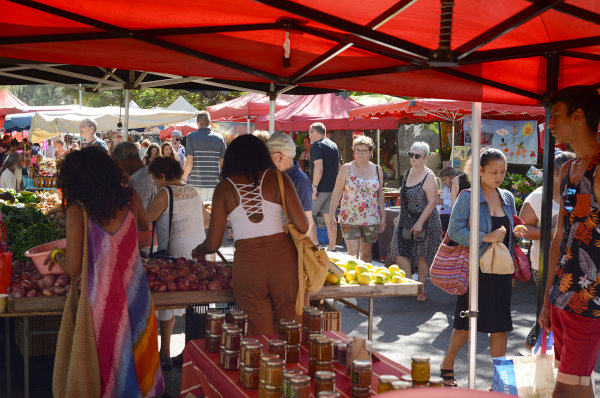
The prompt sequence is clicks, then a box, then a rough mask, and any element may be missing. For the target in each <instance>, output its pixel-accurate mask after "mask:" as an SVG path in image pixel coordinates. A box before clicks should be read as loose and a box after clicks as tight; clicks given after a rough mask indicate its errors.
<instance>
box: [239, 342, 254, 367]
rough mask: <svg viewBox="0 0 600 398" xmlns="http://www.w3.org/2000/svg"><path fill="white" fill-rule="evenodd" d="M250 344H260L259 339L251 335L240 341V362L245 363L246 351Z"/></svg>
mask: <svg viewBox="0 0 600 398" xmlns="http://www.w3.org/2000/svg"><path fill="white" fill-rule="evenodd" d="M248 344H259V342H258V339H255V338H251V337H244V338H242V340H241V342H240V363H242V364H243V363H244V352H245V351H246V347H247V346H248Z"/></svg>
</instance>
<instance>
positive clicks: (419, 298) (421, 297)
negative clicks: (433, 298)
mask: <svg viewBox="0 0 600 398" xmlns="http://www.w3.org/2000/svg"><path fill="white" fill-rule="evenodd" d="M417 301H427V294H426V293H419V294H417Z"/></svg>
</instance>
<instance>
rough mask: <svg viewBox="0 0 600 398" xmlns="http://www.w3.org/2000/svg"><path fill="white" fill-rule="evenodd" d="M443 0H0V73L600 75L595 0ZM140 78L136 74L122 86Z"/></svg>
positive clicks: (524, 83)
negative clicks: (446, 2)
mask: <svg viewBox="0 0 600 398" xmlns="http://www.w3.org/2000/svg"><path fill="white" fill-rule="evenodd" d="M452 4H453V6H452ZM452 4H451V5H450V6H449V7H447V8H446V9H445V10H444V12H441V10H440V0H416V1H408V0H406V1H399V0H378V1H377V2H369V1H354V0H330V1H322V0H303V1H302V2H301V3H300V2H292V1H289V0H228V1H216V0H207V1H204V2H202V4H201V6H199V4H198V2H197V1H193V0H182V1H178V2H173V1H166V0H137V1H134V2H130V1H122V0H97V1H70V0H38V1H33V0H28V1H19V2H16V1H9V0H0V9H1V10H2V13H1V14H0V58H3V59H0V62H2V63H3V64H4V65H5V66H10V68H8V69H7V68H3V70H2V71H0V72H1V73H0V83H1V84H16V83H3V82H9V81H15V80H18V81H22V79H25V78H34V79H38V80H33V81H34V82H35V83H40V82H42V81H46V80H49V77H50V76H51V75H53V76H55V77H56V75H58V76H60V78H61V79H63V81H64V79H67V78H68V79H71V80H69V81H71V82H72V81H80V82H86V83H90V82H91V83H93V84H95V83H98V82H99V81H100V80H101V78H98V77H94V78H93V79H88V80H86V78H85V77H81V76H80V75H79V74H73V73H71V74H68V73H67V74H65V73H63V72H61V71H60V69H61V67H60V66H56V65H53V66H45V69H40V68H39V65H34V66H38V67H37V69H33V70H32V71H29V72H28V73H26V72H23V71H22V70H23V68H26V67H27V65H25V66H22V65H21V62H19V60H20V59H21V60H29V61H37V62H43V63H47V64H75V65H84V66H90V67H92V68H91V69H94V70H96V72H97V71H98V70H97V69H96V67H103V68H111V69H112V68H117V69H131V70H139V71H150V72H157V73H163V74H167V75H168V76H170V77H172V76H175V77H176V79H183V80H182V81H190V80H185V79H196V80H202V79H204V80H202V81H204V82H207V83H208V84H216V85H221V87H248V86H249V85H251V84H256V83H260V84H262V85H263V87H266V89H265V91H272V92H278V91H283V90H285V89H287V88H291V87H295V86H304V87H313V88H329V89H348V90H360V91H368V92H378V93H387V94H392V95H408V96H413V97H434V98H452V99H459V100H468V101H472V100H477V101H482V102H498V103H517V104H526V105H532V104H540V103H541V102H542V99H543V95H544V94H545V93H546V92H550V91H555V90H556V89H557V88H561V87H564V86H567V85H573V84H592V85H597V86H598V85H600V79H599V78H598V74H597V71H598V69H599V68H598V66H599V64H600V62H599V61H600V23H599V21H600V1H597V0H563V1H561V0H549V1H532V0H502V1H497V2H494V3H493V6H490V4H489V2H485V1H481V0H461V1H458V2H454V3H452ZM441 15H443V18H441V17H440V16H441ZM167 16H168V17H167ZM440 30H441V31H442V34H440ZM286 40H289V42H287V41H286ZM288 49H289V58H286V54H287V53H288V51H287V50H288ZM49 69H53V71H50V70H49ZM57 69H58V71H56V70H57ZM105 72H110V70H108V69H105V70H104V71H103V72H102V73H105ZM106 74H107V76H111V75H110V74H109V73H106ZM40 76H42V77H43V79H41V78H40ZM196 77H199V78H196ZM19 79H21V80H19ZM140 80H143V79H142V78H141V76H140V74H133V76H130V77H129V78H128V82H127V83H128V87H136V85H139V81H140ZM111 81H112V80H111ZM215 81H216V82H215ZM113 82H114V81H113ZM117 83H118V81H117ZM555 83H556V86H555ZM119 84H121V87H123V84H122V83H119ZM157 84H159V83H157ZM270 85H273V86H272V88H268V87H269V86H270ZM154 86H156V84H155V85H154Z"/></svg>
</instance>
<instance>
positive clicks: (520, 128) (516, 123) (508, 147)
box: [463, 118, 538, 164]
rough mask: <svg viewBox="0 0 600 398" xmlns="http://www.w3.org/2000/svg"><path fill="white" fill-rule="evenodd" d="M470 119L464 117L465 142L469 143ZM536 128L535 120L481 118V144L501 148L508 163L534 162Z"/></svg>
mask: <svg viewBox="0 0 600 398" xmlns="http://www.w3.org/2000/svg"><path fill="white" fill-rule="evenodd" d="M472 124H473V122H472V120H471V119H470V118H468V119H465V121H464V123H463V129H464V131H465V144H467V143H469V144H470V143H471V129H472ZM537 133H538V129H537V122H536V121H535V120H492V119H482V120H481V145H482V146H486V147H493V148H497V149H499V150H501V151H502V152H504V154H505V155H506V159H507V161H508V163H516V164H536V163H537V157H538V134H537Z"/></svg>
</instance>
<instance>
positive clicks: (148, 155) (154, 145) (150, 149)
mask: <svg viewBox="0 0 600 398" xmlns="http://www.w3.org/2000/svg"><path fill="white" fill-rule="evenodd" d="M153 148H156V157H159V156H160V147H159V146H158V145H157V144H150V146H149V147H148V149H147V150H146V154H145V155H144V158H146V161H149V160H150V154H151V153H152V149H153Z"/></svg>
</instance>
